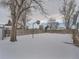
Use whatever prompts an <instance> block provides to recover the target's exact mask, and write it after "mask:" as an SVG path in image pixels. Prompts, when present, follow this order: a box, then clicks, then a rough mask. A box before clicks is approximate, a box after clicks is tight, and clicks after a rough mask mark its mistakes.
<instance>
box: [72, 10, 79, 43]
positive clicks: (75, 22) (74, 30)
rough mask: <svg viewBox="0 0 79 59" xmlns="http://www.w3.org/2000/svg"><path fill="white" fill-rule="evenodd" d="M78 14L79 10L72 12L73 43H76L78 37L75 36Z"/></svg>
mask: <svg viewBox="0 0 79 59" xmlns="http://www.w3.org/2000/svg"><path fill="white" fill-rule="evenodd" d="M78 16H79V10H78V11H76V13H75V14H74V16H73V24H72V25H73V26H74V27H75V28H74V29H73V30H72V32H73V33H72V38H73V43H74V44H78V43H77V42H78V39H77V38H76V36H77V33H78V31H77V18H78Z"/></svg>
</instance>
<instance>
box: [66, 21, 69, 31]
mask: <svg viewBox="0 0 79 59" xmlns="http://www.w3.org/2000/svg"><path fill="white" fill-rule="evenodd" d="M65 25H66V29H67V30H69V26H70V20H66V21H65Z"/></svg>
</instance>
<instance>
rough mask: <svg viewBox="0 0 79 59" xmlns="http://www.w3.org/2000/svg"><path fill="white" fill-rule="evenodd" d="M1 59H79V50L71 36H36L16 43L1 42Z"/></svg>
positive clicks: (20, 38)
mask: <svg viewBox="0 0 79 59" xmlns="http://www.w3.org/2000/svg"><path fill="white" fill-rule="evenodd" d="M0 59H79V48H78V47H76V46H74V45H73V44H72V39H71V35H70V34H52V33H44V34H35V38H32V37H31V35H25V36H19V37H18V41H17V42H15V43H12V42H9V38H5V40H0Z"/></svg>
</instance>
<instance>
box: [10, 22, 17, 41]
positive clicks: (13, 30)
mask: <svg viewBox="0 0 79 59" xmlns="http://www.w3.org/2000/svg"><path fill="white" fill-rule="evenodd" d="M16 31H17V30H16V25H15V21H13V24H12V31H11V38H10V41H11V42H15V41H17V38H16Z"/></svg>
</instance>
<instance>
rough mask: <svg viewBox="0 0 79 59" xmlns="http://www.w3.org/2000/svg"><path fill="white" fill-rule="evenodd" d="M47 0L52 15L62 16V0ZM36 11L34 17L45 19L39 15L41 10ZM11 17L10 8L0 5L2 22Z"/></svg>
mask: <svg viewBox="0 0 79 59" xmlns="http://www.w3.org/2000/svg"><path fill="white" fill-rule="evenodd" d="M43 1H45V4H44V6H45V9H46V11H47V13H48V15H49V16H50V17H54V18H58V17H60V16H61V15H60V12H59V8H60V7H61V5H62V0H43ZM76 3H77V4H79V0H76ZM33 13H35V14H34V15H33V17H36V18H40V19H43V18H44V17H43V16H40V15H39V12H37V13H36V11H35V12H33ZM9 18H10V14H9V9H8V8H7V7H1V6H0V23H5V22H7V20H8V19H9Z"/></svg>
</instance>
